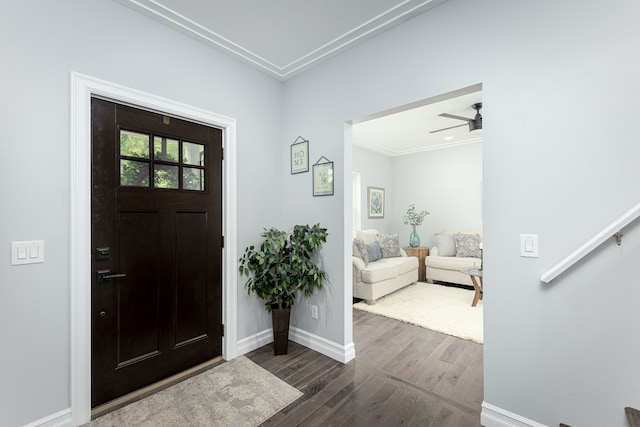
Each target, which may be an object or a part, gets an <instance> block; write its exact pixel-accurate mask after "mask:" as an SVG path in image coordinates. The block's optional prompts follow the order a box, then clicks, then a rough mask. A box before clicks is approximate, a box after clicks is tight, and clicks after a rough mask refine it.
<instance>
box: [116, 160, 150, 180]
mask: <svg viewBox="0 0 640 427" xmlns="http://www.w3.org/2000/svg"><path fill="white" fill-rule="evenodd" d="M120 185H122V186H127V187H148V186H149V163H147V162H136V161H134V160H125V159H120Z"/></svg>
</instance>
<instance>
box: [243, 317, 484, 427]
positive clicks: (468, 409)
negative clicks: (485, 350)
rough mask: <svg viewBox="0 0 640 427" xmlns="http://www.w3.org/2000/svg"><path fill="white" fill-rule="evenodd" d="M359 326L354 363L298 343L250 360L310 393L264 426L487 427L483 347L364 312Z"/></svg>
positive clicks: (253, 355) (269, 349) (262, 350)
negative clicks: (482, 419)
mask: <svg viewBox="0 0 640 427" xmlns="http://www.w3.org/2000/svg"><path fill="white" fill-rule="evenodd" d="M353 321H354V325H353V335H354V342H355V346H356V358H355V360H352V361H351V362H349V363H347V364H342V363H340V362H337V361H335V360H333V359H331V358H329V357H326V356H324V355H321V354H319V353H316V352H315V351H313V350H310V349H308V348H306V347H303V346H301V345H299V344H296V343H294V342H289V354H287V355H284V356H273V347H272V345H271V344H269V345H266V346H264V347H261V348H259V349H257V350H254V351H253V352H251V353H249V354H246V355H245V356H246V357H248V358H249V359H251V360H252V361H253V362H255V363H257V364H258V365H260V366H262V367H263V368H264V369H266V370H268V371H270V372H272V373H273V374H274V375H277V376H278V377H279V378H281V379H282V380H284V381H286V382H287V383H289V384H291V385H292V386H293V387H296V388H297V389H298V390H300V391H302V392H303V393H304V396H302V397H300V398H299V399H298V400H296V401H295V402H293V403H292V404H291V405H289V406H287V407H286V408H284V409H283V410H282V411H280V412H278V413H277V414H275V415H274V416H273V417H271V418H270V419H269V420H267V421H265V422H264V423H263V424H262V425H263V426H267V425H276V426H298V425H299V426H305V427H306V426H370V425H381V426H393V425H408V426H425V427H426V426H440V427H442V426H452V427H454V426H455V427H465V426H479V425H480V405H481V403H482V399H483V377H482V345H481V344H477V343H474V342H471V341H466V340H462V339H458V338H455V337H451V336H449V335H444V334H440V333H438V332H433V331H430V330H428V329H424V328H420V327H418V326H413V325H410V324H407V323H403V322H399V321H397V320H393V319H388V318H386V317H381V316H376V315H374V314H370V313H366V312H363V311H360V310H353Z"/></svg>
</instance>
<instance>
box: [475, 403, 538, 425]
mask: <svg viewBox="0 0 640 427" xmlns="http://www.w3.org/2000/svg"><path fill="white" fill-rule="evenodd" d="M480 424H482V425H483V426H484V427H547V426H546V425H544V424H540V423H539V422H536V421H532V420H529V419H527V418H525V417H522V416H520V415H518V414H514V413H513V412H510V411H507V410H506V409H502V408H498V407H497V406H494V405H492V404H490V403H487V402H482V412H481V414H480Z"/></svg>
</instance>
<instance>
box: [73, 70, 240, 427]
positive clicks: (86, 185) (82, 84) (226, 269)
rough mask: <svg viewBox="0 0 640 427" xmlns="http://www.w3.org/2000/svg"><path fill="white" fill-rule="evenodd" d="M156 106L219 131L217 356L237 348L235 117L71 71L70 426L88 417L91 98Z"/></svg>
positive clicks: (231, 353)
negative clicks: (219, 337) (221, 150)
mask: <svg viewBox="0 0 640 427" xmlns="http://www.w3.org/2000/svg"><path fill="white" fill-rule="evenodd" d="M92 96H98V97H104V98H107V99H110V100H113V101H115V102H120V103H123V104H128V105H133V106H138V107H141V108H147V109H150V110H152V111H160V112H163V113H167V114H168V115H175V116H178V117H183V118H186V119H189V120H193V121H196V122H199V123H203V124H206V125H211V126H215V127H218V128H221V129H222V130H223V147H224V161H223V181H224V182H223V190H222V192H223V196H222V198H223V212H222V219H223V224H222V232H223V235H224V249H223V254H222V265H223V273H222V321H223V323H224V325H225V328H224V329H225V331H224V336H223V337H222V356H223V358H224V359H226V360H230V359H233V358H235V357H237V356H238V353H237V346H236V343H237V315H236V314H237V292H236V291H235V290H236V289H237V275H236V274H235V272H236V271H237V268H238V267H237V260H236V253H237V237H236V236H237V233H236V230H237V224H236V222H237V198H236V194H237V191H236V190H237V173H236V162H237V157H236V156H237V151H236V146H237V145H236V120H235V119H233V118H230V117H226V116H222V115H220V114H216V113H213V112H210V111H206V110H203V109H200V108H198V107H193V106H189V105H186V104H182V103H179V102H176V101H172V100H169V99H166V98H162V97H159V96H156V95H152V94H149V93H145V92H141V91H139V90H136V89H132V88H128V87H125V86H121V85H118V84H115V83H111V82H107V81H104V80H101V79H97V78H94V77H91V76H87V75H84V74H80V73H76V72H73V71H72V72H71V111H70V121H71V127H70V172H71V173H70V180H71V182H70V213H71V223H70V250H71V253H70V256H71V257H70V297H71V300H70V311H71V318H70V325H71V331H70V337H71V343H70V344H71V348H70V359H71V366H70V373H71V378H70V386H71V417H72V424H73V425H74V426H78V425H81V424H83V423H86V422H88V421H90V419H91V274H92V272H91V97H92Z"/></svg>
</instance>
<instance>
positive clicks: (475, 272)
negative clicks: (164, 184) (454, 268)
mask: <svg viewBox="0 0 640 427" xmlns="http://www.w3.org/2000/svg"><path fill="white" fill-rule="evenodd" d="M459 271H460V273H463V274H468V275H469V276H471V282H472V283H473V289H475V291H476V293H475V295H474V296H473V302H472V303H471V307H475V306H476V304H478V301H479V300H481V299H482V291H483V289H482V288H483V286H484V285H483V283H482V268H461V269H460V270H459ZM476 277H477V278H478V279H480V284H478V281H477V280H476Z"/></svg>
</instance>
